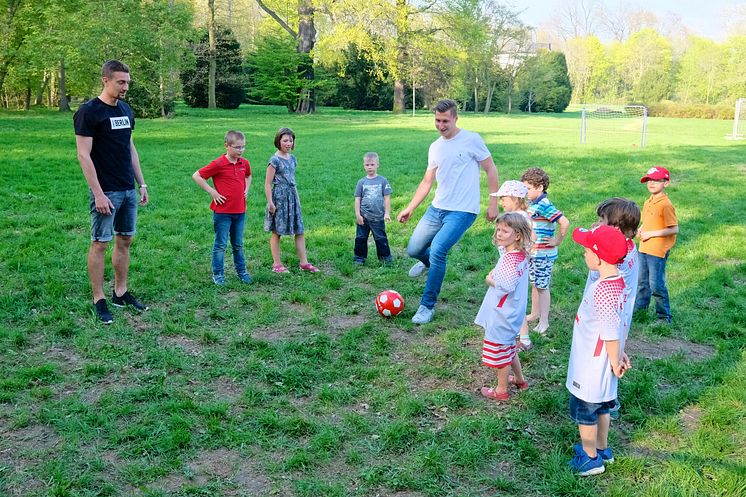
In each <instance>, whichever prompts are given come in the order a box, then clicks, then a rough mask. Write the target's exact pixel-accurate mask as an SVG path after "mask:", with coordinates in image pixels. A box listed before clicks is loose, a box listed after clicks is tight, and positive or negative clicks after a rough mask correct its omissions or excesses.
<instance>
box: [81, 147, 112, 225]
mask: <svg viewBox="0 0 746 497" xmlns="http://www.w3.org/2000/svg"><path fill="white" fill-rule="evenodd" d="M75 145H76V146H77V148H78V162H80V168H81V169H82V170H83V176H85V180H86V183H88V188H90V189H91V192H93V198H94V199H95V201H96V211H97V212H100V213H101V214H106V215H107V216H111V210H112V209H113V208H114V204H112V203H111V200H109V197H107V196H106V195H105V194H104V191H103V190H102V189H101V184H100V183H99V182H98V176H96V167H95V166H94V165H93V160H92V159H91V148H92V147H93V137H92V136H81V135H75Z"/></svg>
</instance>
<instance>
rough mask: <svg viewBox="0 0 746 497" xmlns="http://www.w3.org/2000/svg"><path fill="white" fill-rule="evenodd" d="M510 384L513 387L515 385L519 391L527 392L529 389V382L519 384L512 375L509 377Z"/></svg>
mask: <svg viewBox="0 0 746 497" xmlns="http://www.w3.org/2000/svg"><path fill="white" fill-rule="evenodd" d="M508 383H510V384H511V385H514V386H515V387H516V388H517V389H518V390H526V389H528V382H527V381H524V382H517V381H515V376H513V375H512V374H511V375H510V376H508Z"/></svg>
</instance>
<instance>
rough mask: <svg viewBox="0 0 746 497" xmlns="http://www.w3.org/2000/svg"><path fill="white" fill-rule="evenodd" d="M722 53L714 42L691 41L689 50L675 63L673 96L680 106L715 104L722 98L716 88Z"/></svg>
mask: <svg viewBox="0 0 746 497" xmlns="http://www.w3.org/2000/svg"><path fill="white" fill-rule="evenodd" d="M722 61H723V51H722V49H721V47H719V46H718V45H717V44H716V43H715V42H713V41H711V40H707V39H704V38H698V37H690V39H689V46H688V48H687V49H686V51H685V52H684V53H683V54H682V56H681V58H680V59H679V62H678V71H677V75H676V92H675V93H676V96H677V98H678V100H679V101H681V102H683V103H689V102H696V103H705V104H710V103H715V102H718V101H719V100H720V98H721V96H722V93H721V92H720V91H719V90H721V89H722V86H721V85H719V84H718V76H719V75H720V72H721V66H722Z"/></svg>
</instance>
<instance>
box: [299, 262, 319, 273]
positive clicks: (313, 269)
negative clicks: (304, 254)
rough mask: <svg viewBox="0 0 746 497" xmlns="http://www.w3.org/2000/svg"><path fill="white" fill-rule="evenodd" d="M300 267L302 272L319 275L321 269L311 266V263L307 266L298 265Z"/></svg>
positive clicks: (306, 264)
mask: <svg viewBox="0 0 746 497" xmlns="http://www.w3.org/2000/svg"><path fill="white" fill-rule="evenodd" d="M298 267H299V268H300V270H301V271H308V272H309V273H318V272H319V268H317V267H316V266H314V265H313V264H311V263H310V262H307V263H305V264H298Z"/></svg>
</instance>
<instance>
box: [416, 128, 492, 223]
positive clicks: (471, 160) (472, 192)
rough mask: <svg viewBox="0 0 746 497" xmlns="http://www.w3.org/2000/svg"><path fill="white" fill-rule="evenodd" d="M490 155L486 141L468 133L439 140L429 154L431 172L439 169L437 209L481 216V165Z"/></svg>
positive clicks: (428, 163) (434, 204)
mask: <svg viewBox="0 0 746 497" xmlns="http://www.w3.org/2000/svg"><path fill="white" fill-rule="evenodd" d="M490 155H491V154H490V151H489V150H487V146H486V145H485V144H484V140H482V137H481V136H479V134H477V133H474V132H472V131H467V130H465V129H461V130H459V132H458V133H457V134H456V136H454V137H453V138H451V139H449V140H446V139H445V138H443V137H442V136H441V137H440V138H438V139H437V140H435V141H434V142H433V143H432V144H431V145H430V150H429V151H428V153H427V168H428V170H429V169H433V168H434V167H437V168H438V170H437V171H436V172H435V180H436V181H437V183H438V186H437V188H436V189H435V198H434V199H433V207H436V208H438V209H444V210H448V211H461V212H471V213H473V214H479V169H480V166H479V163H480V162H481V161H483V160H485V159H486V158H487V157H489V156H490Z"/></svg>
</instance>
